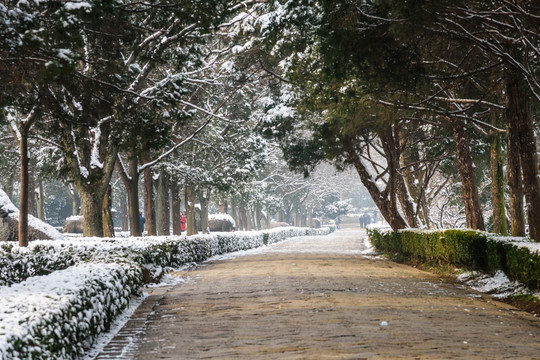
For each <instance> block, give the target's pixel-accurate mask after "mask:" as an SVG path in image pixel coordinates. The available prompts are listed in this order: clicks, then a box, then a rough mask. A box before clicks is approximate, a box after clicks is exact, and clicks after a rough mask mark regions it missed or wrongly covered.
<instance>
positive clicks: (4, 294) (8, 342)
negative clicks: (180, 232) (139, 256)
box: [0, 263, 141, 359]
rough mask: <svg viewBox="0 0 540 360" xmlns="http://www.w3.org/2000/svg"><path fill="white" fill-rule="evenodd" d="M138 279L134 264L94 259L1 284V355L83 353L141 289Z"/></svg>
mask: <svg viewBox="0 0 540 360" xmlns="http://www.w3.org/2000/svg"><path fill="white" fill-rule="evenodd" d="M140 278H141V274H140V270H139V269H138V268H137V267H134V266H129V265H124V266H121V265H117V264H102V263H94V264H84V265H79V266H73V267H70V268H68V269H65V270H60V271H56V272H54V273H52V274H50V275H47V276H36V277H33V278H30V279H28V280H26V281H24V282H22V283H20V284H16V285H13V286H11V287H5V286H4V287H0V294H1V295H0V358H2V359H19V358H25V359H27V358H31V359H51V358H56V359H71V358H73V357H76V356H80V355H82V354H83V353H84V350H85V349H87V348H88V347H89V346H90V345H91V344H92V342H93V340H94V339H95V338H96V336H97V335H98V334H99V333H100V332H102V331H104V330H106V329H107V328H108V326H109V324H110V323H111V321H112V320H113V318H114V317H115V316H116V315H117V314H119V313H120V312H121V311H122V310H123V309H124V308H125V307H126V306H127V305H128V303H129V299H130V297H131V295H132V293H137V292H139V289H140V286H141V284H140Z"/></svg>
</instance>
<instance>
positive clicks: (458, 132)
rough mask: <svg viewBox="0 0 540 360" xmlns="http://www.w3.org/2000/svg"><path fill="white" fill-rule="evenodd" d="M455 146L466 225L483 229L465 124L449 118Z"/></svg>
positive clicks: (482, 218)
mask: <svg viewBox="0 0 540 360" xmlns="http://www.w3.org/2000/svg"><path fill="white" fill-rule="evenodd" d="M450 123H451V124H452V132H453V135H454V141H455V146H456V156H457V166H458V169H459V175H460V177H461V183H462V186H463V202H464V203H465V216H466V222H467V227H468V228H471V229H478V230H485V226H484V217H483V216H482V208H481V206H480V197H479V195H478V187H477V186H476V171H475V170H476V169H475V167H474V164H473V160H472V156H471V148H470V147H471V144H470V141H469V137H468V135H467V131H466V128H465V124H464V123H463V121H462V120H461V119H455V118H454V119H450Z"/></svg>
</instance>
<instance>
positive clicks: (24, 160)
mask: <svg viewBox="0 0 540 360" xmlns="http://www.w3.org/2000/svg"><path fill="white" fill-rule="evenodd" d="M22 130H24V131H21V132H20V136H21V137H20V139H19V150H20V157H21V184H20V185H21V190H20V191H21V192H20V200H19V246H28V205H29V204H28V203H29V202H28V197H29V194H28V192H29V188H28V187H29V175H28V172H29V170H28V163H29V158H28V130H27V129H26V127H23V129H22ZM32 195H33V194H32Z"/></svg>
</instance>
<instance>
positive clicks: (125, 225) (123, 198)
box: [120, 192, 129, 231]
mask: <svg viewBox="0 0 540 360" xmlns="http://www.w3.org/2000/svg"><path fill="white" fill-rule="evenodd" d="M128 211H129V210H128V201H127V195H126V193H125V192H124V193H122V194H121V195H120V217H121V219H122V231H128V230H129V213H128Z"/></svg>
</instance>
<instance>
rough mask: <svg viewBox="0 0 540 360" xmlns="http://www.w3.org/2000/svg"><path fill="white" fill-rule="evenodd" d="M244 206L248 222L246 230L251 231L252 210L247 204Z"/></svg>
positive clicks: (244, 214) (245, 218)
mask: <svg viewBox="0 0 540 360" xmlns="http://www.w3.org/2000/svg"><path fill="white" fill-rule="evenodd" d="M242 208H243V216H244V221H245V224H246V230H247V231H251V230H253V223H252V221H251V211H250V210H249V207H247V206H245V205H243V206H242Z"/></svg>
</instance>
